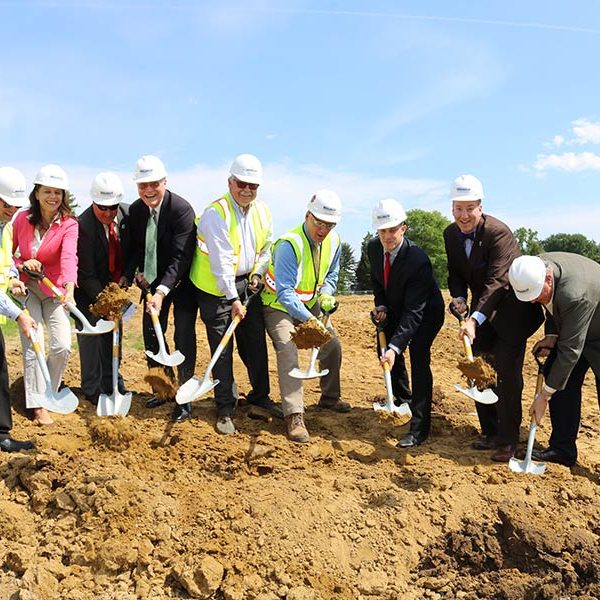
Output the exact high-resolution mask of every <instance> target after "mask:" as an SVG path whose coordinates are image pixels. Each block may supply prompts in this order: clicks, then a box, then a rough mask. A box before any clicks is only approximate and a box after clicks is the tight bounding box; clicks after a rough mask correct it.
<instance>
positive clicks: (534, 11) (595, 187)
mask: <svg viewBox="0 0 600 600" xmlns="http://www.w3.org/2000/svg"><path fill="white" fill-rule="evenodd" d="M0 22H1V23H2V24H3V26H2V47H1V48H2V49H1V51H0V73H1V81H2V84H1V86H0V164H2V165H11V166H15V167H18V168H20V169H22V170H23V172H24V173H25V174H26V176H27V177H28V179H29V181H31V179H32V177H33V175H34V173H35V172H36V170H37V169H38V168H39V167H40V166H41V165H42V164H45V163H49V162H54V163H58V164H60V165H61V166H63V167H64V168H65V170H66V171H67V173H68V174H69V176H70V178H71V180H72V191H73V192H74V193H75V194H76V196H77V198H78V201H79V203H80V204H81V205H83V206H85V205H87V204H89V199H88V190H89V186H90V183H91V180H92V178H93V176H94V175H95V174H96V173H97V172H98V171H101V170H114V171H116V172H118V173H119V174H120V175H121V176H122V178H123V180H124V182H125V184H126V190H127V194H128V198H127V199H128V200H129V201H133V200H134V199H135V197H136V194H135V188H134V186H133V183H132V181H131V172H132V169H133V165H134V163H135V161H136V159H137V158H138V157H139V156H140V155H141V154H156V155H158V156H160V157H161V158H162V159H163V161H164V162H165V165H166V167H167V170H168V172H169V188H170V189H172V190H173V191H175V192H177V193H179V194H181V195H183V196H184V197H186V198H187V199H188V200H189V201H190V202H191V203H192V204H193V205H194V207H195V209H196V211H197V212H198V211H200V210H201V209H202V207H203V206H205V205H206V204H207V203H208V202H210V201H211V200H212V199H214V198H215V197H217V196H218V195H219V194H220V193H221V192H222V191H224V190H225V184H226V178H227V171H228V167H229V164H230V163H231V160H232V159H233V157H234V156H235V155H237V154H239V153H242V152H250V153H253V154H256V155H257V156H258V157H259V158H260V159H261V160H262V162H263V165H264V167H265V182H264V185H263V186H262V188H261V195H262V197H263V199H265V200H266V201H267V202H268V203H269V204H270V205H271V207H272V210H273V215H274V220H275V229H276V233H277V234H281V233H283V232H284V231H285V230H286V229H288V228H289V227H291V226H294V225H295V224H297V223H298V222H299V221H300V220H301V219H302V218H303V216H304V209H305V205H306V202H307V201H308V199H309V197H310V195H311V194H312V193H313V192H314V191H316V190H317V189H319V188H322V187H327V188H330V189H333V190H335V191H336V192H338V193H339V195H340V196H341V198H342V201H343V203H344V217H343V219H342V222H341V223H340V226H339V231H340V234H341V235H342V238H343V239H344V240H346V241H348V242H350V243H351V244H352V246H353V247H354V248H358V247H359V245H360V240H361V239H362V237H363V236H364V235H365V233H366V232H367V231H369V230H371V217H370V213H371V208H372V206H373V205H374V204H375V203H376V202H377V201H378V200H380V199H383V198H386V197H393V198H396V199H397V200H399V201H401V202H402V203H403V204H404V206H405V208H406V209H407V210H408V209H411V208H423V209H426V210H440V211H441V212H442V213H444V214H445V215H446V216H448V217H449V216H450V206H449V202H448V200H447V192H448V188H449V185H450V182H451V181H452V179H454V177H456V176H457V175H459V174H461V173H472V174H474V175H476V176H478V177H479V178H480V179H481V180H482V182H483V185H484V189H485V192H486V200H485V202H484V209H485V210H486V211H487V212H489V213H491V214H494V215H496V216H498V217H500V218H502V219H503V220H505V221H506V222H507V223H508V224H509V226H511V227H512V228H513V229H514V228H517V227H520V226H525V227H530V228H533V229H536V230H538V232H539V233H540V237H541V238H543V237H546V236H547V235H549V234H551V233H558V232H569V233H576V232H580V233H583V234H585V235H587V236H588V237H591V238H594V239H596V241H600V232H599V229H600V203H599V202H598V197H599V196H600V193H599V192H600V81H599V78H600V69H599V68H598V64H597V63H598V56H600V2H598V1H596V0H588V1H581V0H574V1H571V2H565V1H563V0H560V1H557V0H544V1H542V0H528V1H523V0H518V1H517V0H503V1H500V0H498V1H491V0H488V1H485V2H475V1H473V0H470V1H464V0H453V1H452V2H449V1H447V0H439V1H423V0H421V1H412V2H411V1H407V2H400V1H383V0H344V1H342V0H338V1H333V0H329V1H327V0H324V1H320V2H317V1H300V0H298V1H293V0H290V1H280V2H275V1H272V0H262V1H261V0H233V1H228V0H221V1H218V2H216V1H214V0H213V1H210V2H205V1H192V0H179V1H173V2H168V1H166V0H163V1H161V2H150V1H137V0H94V1H85V0H54V1H50V0H48V1H41V0H39V1H35V0H22V1H18V0H14V1H2V0H0Z"/></svg>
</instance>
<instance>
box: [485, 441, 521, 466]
mask: <svg viewBox="0 0 600 600" xmlns="http://www.w3.org/2000/svg"><path fill="white" fill-rule="evenodd" d="M516 449H517V445H516V444H504V445H502V446H498V447H497V448H496V451H495V452H494V453H493V454H492V456H491V457H490V458H491V459H492V460H493V461H494V462H508V461H509V460H510V459H511V458H512V457H513V456H514V455H515V451H516Z"/></svg>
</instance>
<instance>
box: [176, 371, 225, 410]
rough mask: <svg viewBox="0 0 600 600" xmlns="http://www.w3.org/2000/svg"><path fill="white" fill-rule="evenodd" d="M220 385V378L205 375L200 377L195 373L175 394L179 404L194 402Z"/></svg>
mask: <svg viewBox="0 0 600 600" xmlns="http://www.w3.org/2000/svg"><path fill="white" fill-rule="evenodd" d="M217 385H219V380H218V379H212V380H211V379H209V378H208V377H205V378H204V379H200V378H199V377H196V376H195V375H194V376H193V377H190V378H189V379H188V380H187V381H186V382H185V383H184V384H183V385H182V386H181V387H180V388H179V389H178V390H177V394H176V395H175V402H177V404H187V403H188V402H193V401H194V400H197V399H198V398H201V397H202V396H204V395H206V394H208V392H210V391H211V390H212V389H214V388H215V387H217Z"/></svg>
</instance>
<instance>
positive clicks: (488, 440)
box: [471, 435, 497, 450]
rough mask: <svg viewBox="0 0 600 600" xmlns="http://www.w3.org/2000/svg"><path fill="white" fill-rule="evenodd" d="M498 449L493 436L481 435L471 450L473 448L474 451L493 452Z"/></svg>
mask: <svg viewBox="0 0 600 600" xmlns="http://www.w3.org/2000/svg"><path fill="white" fill-rule="evenodd" d="M496 447H497V444H496V441H495V440H494V438H493V437H492V436H491V435H480V436H479V437H478V438H477V439H476V440H475V441H474V442H473V443H472V444H471V448H473V450H493V449H494V448H496Z"/></svg>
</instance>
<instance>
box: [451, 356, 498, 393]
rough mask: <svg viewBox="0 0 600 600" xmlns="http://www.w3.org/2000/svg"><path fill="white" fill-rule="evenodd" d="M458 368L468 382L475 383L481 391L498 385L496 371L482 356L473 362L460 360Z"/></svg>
mask: <svg viewBox="0 0 600 600" xmlns="http://www.w3.org/2000/svg"><path fill="white" fill-rule="evenodd" d="M458 368H459V370H460V372H461V373H462V374H463V375H464V376H465V377H466V379H467V381H468V382H471V381H474V382H475V385H476V386H477V389H478V390H479V391H481V390H485V389H486V388H489V387H491V386H493V385H495V384H496V371H494V368H493V367H492V366H491V365H490V364H489V363H488V362H486V361H485V360H484V359H483V358H482V357H481V356H478V357H476V358H475V360H474V361H473V362H469V361H468V360H466V359H463V360H459V361H458Z"/></svg>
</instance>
